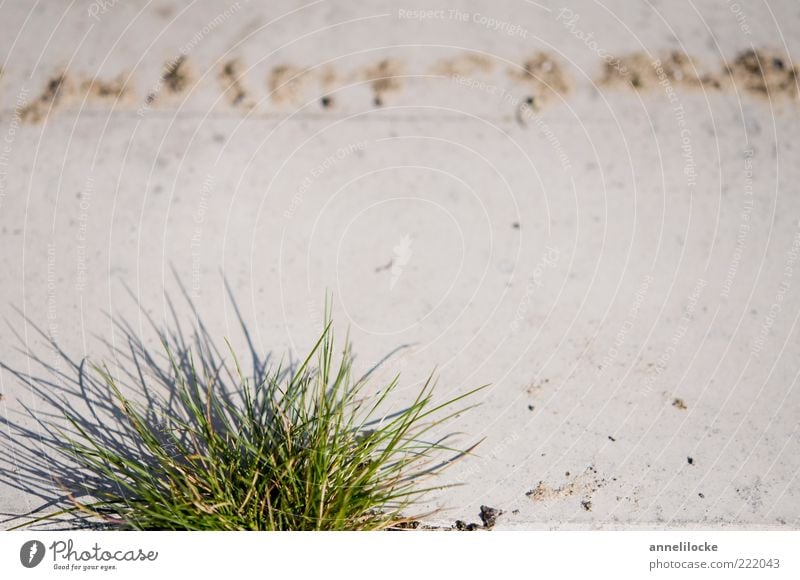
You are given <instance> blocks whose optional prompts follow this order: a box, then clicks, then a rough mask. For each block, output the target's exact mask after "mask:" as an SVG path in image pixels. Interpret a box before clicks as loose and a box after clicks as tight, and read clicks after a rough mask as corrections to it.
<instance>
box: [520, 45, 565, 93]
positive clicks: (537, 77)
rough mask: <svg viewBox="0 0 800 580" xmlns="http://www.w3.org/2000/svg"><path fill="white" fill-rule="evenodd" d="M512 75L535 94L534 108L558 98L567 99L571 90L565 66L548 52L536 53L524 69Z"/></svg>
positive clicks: (524, 64) (527, 61) (525, 63)
mask: <svg viewBox="0 0 800 580" xmlns="http://www.w3.org/2000/svg"><path fill="white" fill-rule="evenodd" d="M510 74H511V76H512V78H514V79H515V80H517V81H519V82H523V83H526V84H527V85H529V86H530V88H531V91H532V92H533V98H532V99H531V103H530V104H531V105H533V106H534V107H536V106H538V104H539V103H543V102H546V101H548V100H553V99H554V98H555V97H556V96H562V97H565V96H567V95H568V94H569V93H570V90H571V83H570V82H569V80H568V76H567V74H566V72H564V68H563V66H562V65H561V64H560V62H559V61H558V60H556V58H555V57H553V56H552V55H550V54H548V53H546V52H538V53H536V54H535V55H533V56H532V57H531V58H529V59H528V60H526V61H525V62H524V63H523V65H522V69H519V68H515V69H513V70H512V71H511V73H510Z"/></svg>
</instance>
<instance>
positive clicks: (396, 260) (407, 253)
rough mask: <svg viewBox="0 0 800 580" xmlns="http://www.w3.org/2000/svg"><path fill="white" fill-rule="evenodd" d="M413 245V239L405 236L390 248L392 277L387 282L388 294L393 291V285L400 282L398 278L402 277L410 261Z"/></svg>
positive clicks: (407, 235)
mask: <svg viewBox="0 0 800 580" xmlns="http://www.w3.org/2000/svg"><path fill="white" fill-rule="evenodd" d="M413 243H414V238H412V237H411V236H410V235H409V234H406V235H404V236H403V237H402V238H400V241H399V242H397V244H395V246H394V247H393V248H392V268H391V270H392V277H391V278H390V280H389V291H390V292H391V291H392V290H394V287H395V284H397V281H398V280H400V276H402V275H403V270H404V269H405V267H406V266H407V265H408V262H409V261H410V260H411V256H412V254H413V253H414V252H413V251H412V250H411V246H412V244H413Z"/></svg>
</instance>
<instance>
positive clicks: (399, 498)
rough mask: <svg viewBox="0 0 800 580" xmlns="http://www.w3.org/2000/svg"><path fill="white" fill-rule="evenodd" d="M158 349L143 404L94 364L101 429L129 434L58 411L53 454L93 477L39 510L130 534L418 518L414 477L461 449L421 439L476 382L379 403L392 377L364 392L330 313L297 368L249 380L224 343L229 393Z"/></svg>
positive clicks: (387, 523)
mask: <svg viewBox="0 0 800 580" xmlns="http://www.w3.org/2000/svg"><path fill="white" fill-rule="evenodd" d="M164 348H165V351H166V355H167V357H168V358H169V361H170V367H171V372H172V374H173V383H174V385H175V392H174V393H171V394H169V395H165V396H163V397H161V398H152V397H148V402H147V405H140V404H138V403H135V402H133V401H132V400H130V399H128V398H126V397H125V396H123V394H122V392H121V389H120V387H119V386H118V384H117V382H116V381H115V379H114V378H113V377H112V375H111V373H110V372H109V371H108V369H107V368H106V367H95V370H96V372H97V373H99V375H100V377H102V380H103V381H104V382H105V385H107V387H108V388H109V389H110V391H111V393H112V394H113V400H114V401H115V402H116V405H117V406H118V407H119V409H120V411H121V415H120V421H121V422H122V423H125V424H124V425H122V426H113V428H115V429H116V428H118V429H120V430H125V431H127V432H128V433H129V434H130V441H129V443H128V444H126V445H125V446H122V447H120V446H110V445H107V444H105V443H104V440H102V439H101V438H98V437H97V436H96V435H95V434H93V432H92V431H91V430H89V429H86V428H85V427H84V426H83V425H82V422H81V420H80V418H79V417H76V416H73V415H67V417H66V418H67V420H68V422H69V424H70V425H71V428H69V429H67V430H66V431H65V432H64V433H63V440H64V448H65V449H64V450H65V451H66V452H68V453H69V454H70V455H71V456H72V457H73V459H74V460H75V461H77V463H78V465H79V467H80V468H81V469H83V470H84V471H85V472H87V473H88V474H90V475H91V477H90V478H89V479H90V480H92V481H103V482H106V483H107V484H106V485H103V486H102V489H97V490H87V491H89V494H88V495H89V496H90V497H91V498H92V499H91V500H80V501H79V500H77V499H75V498H71V499H70V502H71V503H70V505H69V507H67V508H66V509H63V510H61V511H59V512H57V513H55V514H49V515H48V516H45V518H41V519H46V518H53V517H56V516H60V515H64V514H66V513H73V514H80V515H83V516H85V517H88V518H89V520H90V521H95V522H98V523H100V524H102V525H104V526H110V527H114V528H119V529H135V530H374V529H387V528H402V527H404V524H408V523H409V522H410V521H412V520H414V519H416V518H418V517H420V516H421V514H410V513H408V510H410V509H413V506H414V504H415V502H417V501H418V500H419V499H420V497H421V496H422V495H423V494H425V493H426V492H428V491H430V490H431V489H436V486H431V485H428V484H427V483H426V482H427V480H428V478H430V477H431V476H434V475H436V474H437V473H439V471H440V470H441V469H443V468H445V467H446V466H447V465H448V464H449V463H451V462H452V461H453V460H454V459H455V458H457V457H460V456H461V455H463V454H465V453H468V452H469V451H471V449H472V448H470V449H468V450H465V451H458V450H455V449H452V448H450V447H449V446H448V445H446V444H445V440H446V439H447V438H445V439H440V440H430V435H431V434H432V430H433V429H434V428H436V427H439V426H440V425H441V424H442V423H443V422H446V421H447V420H448V419H450V418H451V417H453V416H454V415H455V414H457V413H460V412H463V411H464V410H466V409H467V408H469V407H464V406H463V405H461V404H458V403H459V401H461V400H462V399H464V398H465V397H467V396H469V395H471V394H472V393H474V392H475V391H477V390H478V389H475V390H473V391H470V392H469V393H466V394H464V395H461V396H458V397H455V398H453V399H450V400H447V401H445V402H443V403H439V404H435V403H434V402H433V397H432V394H433V386H434V381H433V380H432V378H429V379H428V381H427V382H426V383H425V384H424V385H423V387H422V388H421V390H420V391H419V393H418V394H417V396H416V398H415V399H414V401H413V402H412V403H411V404H410V405H408V406H406V407H405V408H402V409H400V410H398V411H395V412H393V413H388V412H387V411H386V410H385V407H386V406H387V401H388V398H389V396H390V395H391V394H392V393H393V392H394V391H395V390H396V388H397V385H398V377H395V378H394V379H393V380H392V381H391V382H390V383H389V384H388V385H386V386H385V387H384V388H382V389H381V390H380V391H378V393H377V394H373V395H371V396H367V395H366V387H367V382H368V380H367V378H360V379H356V378H354V377H353V374H352V372H353V356H352V352H351V347H350V343H349V341H345V346H344V349H343V351H342V352H341V353H340V354H339V355H336V354H335V352H334V340H333V330H332V328H331V324H330V321H328V323H327V326H326V328H325V330H324V332H323V333H322V336H321V337H320V339H319V341H318V342H317V343H316V345H315V346H314V348H313V349H312V351H311V352H310V354H309V355H308V357H307V358H306V359H305V360H304V361H303V362H302V363H301V364H300V365H299V366H297V368H295V369H292V370H291V371H287V370H284V369H281V368H280V366H279V367H277V368H273V369H271V370H267V371H266V372H265V373H264V374H263V375H262V377H263V378H261V379H260V380H258V381H254V380H253V379H248V378H246V377H245V376H244V375H243V374H242V372H241V369H240V367H239V364H238V362H237V361H236V358H235V356H234V355H233V353H232V349H230V346H229V350H230V351H231V356H232V357H233V359H234V367H235V373H234V375H235V377H236V389H235V391H236V392H235V393H234V394H235V395H237V396H235V397H231V396H230V393H226V392H225V390H224V389H222V388H221V387H220V380H219V376H218V375H219V373H215V372H213V369H212V370H211V371H210V370H209V369H208V368H207V367H206V366H205V365H198V366H199V368H200V369H201V370H198V368H196V366H195V363H194V360H193V359H192V357H191V356H190V357H189V358H188V359H183V360H180V361H179V360H176V357H175V356H174V355H173V352H172V351H171V350H170V348H169V347H168V346H167V345H166V344H165V346H164ZM110 428H112V426H110ZM473 447H474V446H473ZM108 484H110V485H108ZM439 487H441V486H439ZM37 521H39V520H37Z"/></svg>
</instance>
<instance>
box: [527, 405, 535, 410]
mask: <svg viewBox="0 0 800 580" xmlns="http://www.w3.org/2000/svg"><path fill="white" fill-rule="evenodd" d="M535 408H536V407H534V406H533V405H528V411H533V410H534V409H535Z"/></svg>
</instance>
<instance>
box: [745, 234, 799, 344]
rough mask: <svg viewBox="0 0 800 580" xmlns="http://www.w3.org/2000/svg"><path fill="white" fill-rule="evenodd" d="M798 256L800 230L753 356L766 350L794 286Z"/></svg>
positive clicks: (787, 253)
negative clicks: (787, 296)
mask: <svg viewBox="0 0 800 580" xmlns="http://www.w3.org/2000/svg"><path fill="white" fill-rule="evenodd" d="M798 225H800V224H798ZM798 257H800V231H796V232H795V234H794V238H792V244H791V245H790V246H789V249H788V250H787V252H786V261H785V262H784V264H783V271H782V272H781V281H780V283H779V284H778V290H777V291H776V292H775V298H774V299H773V302H772V304H771V305H770V307H769V309H768V310H767V314H766V315H765V316H764V320H763V322H762V323H761V329H760V330H759V332H758V334H757V335H756V338H755V340H754V341H753V348H752V349H751V350H750V355H751V356H752V357H753V358H758V356H759V355H760V354H761V352H762V351H763V350H764V345H765V344H766V343H767V336H769V332H770V330H772V327H773V326H774V325H775V320H776V319H777V318H778V315H779V314H780V313H781V311H782V310H783V301H784V299H785V298H786V294H787V293H788V292H789V289H790V288H791V287H792V277H793V276H794V265H795V263H796V262H797V259H798Z"/></svg>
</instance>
